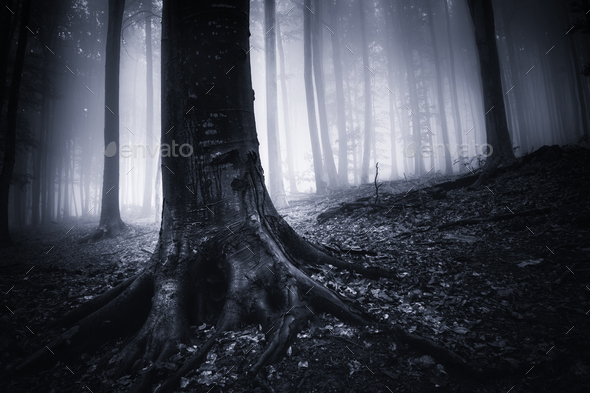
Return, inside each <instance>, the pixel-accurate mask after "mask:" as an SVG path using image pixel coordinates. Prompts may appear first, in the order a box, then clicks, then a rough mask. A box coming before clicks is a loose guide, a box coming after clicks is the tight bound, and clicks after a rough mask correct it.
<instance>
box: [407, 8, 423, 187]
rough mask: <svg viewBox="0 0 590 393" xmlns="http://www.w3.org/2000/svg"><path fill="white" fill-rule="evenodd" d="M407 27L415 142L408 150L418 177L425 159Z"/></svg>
mask: <svg viewBox="0 0 590 393" xmlns="http://www.w3.org/2000/svg"><path fill="white" fill-rule="evenodd" d="M402 18H403V16H402ZM404 20H405V18H404ZM406 22H407V21H406ZM407 27H408V26H407V25H406V29H403V31H402V35H403V37H404V40H403V41H404V45H402V51H403V52H404V56H403V57H404V60H405V62H406V71H407V75H408V92H409V95H410V107H409V108H407V109H409V112H410V114H411V117H412V143H413V144H414V149H408V150H407V151H408V153H413V157H414V175H415V176H416V177H419V176H421V175H422V174H423V173H424V160H423V158H422V155H421V151H422V150H421V146H422V130H421V127H420V102H419V99H418V89H417V81H416V74H415V72H414V68H415V65H414V55H413V50H412V48H411V47H410V42H409V39H408V36H407Z"/></svg>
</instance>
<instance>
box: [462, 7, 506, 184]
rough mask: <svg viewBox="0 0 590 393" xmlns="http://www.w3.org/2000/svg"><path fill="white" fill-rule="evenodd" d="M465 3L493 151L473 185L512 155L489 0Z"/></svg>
mask: <svg viewBox="0 0 590 393" xmlns="http://www.w3.org/2000/svg"><path fill="white" fill-rule="evenodd" d="M468 4H469V10H470V12H471V18H472V20H473V25H474V27H475V42H476V44H477V52H478V55H479V66H480V74H481V82H482V89H483V101H484V108H485V110H486V117H485V123H486V137H487V143H488V144H489V145H491V146H492V148H493V152H490V153H491V156H490V157H488V159H487V160H486V163H485V164H484V168H483V171H482V175H481V176H480V178H479V179H478V181H477V182H476V185H480V184H482V183H483V182H484V181H485V179H486V178H487V177H488V176H489V175H490V174H491V173H492V172H493V171H494V170H495V169H496V168H497V167H498V166H499V165H500V163H502V162H503V161H505V160H510V159H514V151H513V150H512V142H511V141H510V134H509V132H508V124H507V122H506V110H505V108H504V94H503V93H502V74H501V68H500V60H499V58H498V49H497V46H496V27H495V23H494V9H493V7H492V0H468Z"/></svg>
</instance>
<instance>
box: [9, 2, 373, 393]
mask: <svg viewBox="0 0 590 393" xmlns="http://www.w3.org/2000/svg"><path fill="white" fill-rule="evenodd" d="M307 1H309V0H307ZM187 15H190V21H187V19H186V18H187ZM162 20H163V26H162V28H163V30H162V34H163V40H162V81H163V86H162V131H163V132H162V143H163V145H165V144H168V145H172V143H173V141H183V142H185V143H188V144H190V145H191V146H193V148H194V153H193V154H192V155H186V154H185V155H184V156H183V155H178V154H177V155H176V157H175V156H173V155H172V154H165V151H164V152H163V154H162V167H163V168H164V169H163V170H162V181H163V193H164V203H163V220H162V224H161V230H160V237H159V241H158V244H157V246H156V249H155V252H154V254H153V256H152V258H151V260H150V263H149V266H148V267H147V268H146V269H145V270H144V271H143V272H142V273H140V274H139V275H138V276H136V277H132V278H130V279H128V280H126V281H125V282H123V283H122V284H120V285H119V286H117V287H115V288H113V289H111V290H110V291H108V292H106V293H105V294H103V295H101V296H98V297H96V298H95V299H93V300H91V301H90V302H88V303H86V304H85V305H84V306H82V307H81V308H79V309H77V310H74V311H73V312H72V313H71V314H70V315H68V316H66V317H65V318H64V319H63V320H62V324H63V325H65V326H67V327H69V328H70V329H69V330H67V331H66V332H65V333H63V334H62V335H61V336H59V337H58V338H57V339H55V340H54V341H53V342H51V343H49V344H48V345H47V347H48V348H50V349H52V350H53V353H55V354H56V355H55V356H54V355H53V354H52V353H51V352H49V351H47V348H43V350H40V351H38V352H37V353H35V354H33V355H31V356H30V357H29V358H28V359H25V361H23V362H22V363H21V364H19V365H18V366H17V367H16V369H15V371H24V370H26V369H28V368H29V367H32V366H34V365H36V364H39V363H43V362H50V364H51V362H55V361H57V359H59V356H60V354H62V353H63V352H65V351H69V352H70V353H81V352H85V351H88V350H92V349H96V348H98V347H99V346H100V345H102V344H103V343H104V342H106V341H107V340H109V339H112V338H113V337H117V336H120V335H121V334H127V335H132V336H133V337H132V339H131V340H130V341H129V342H128V343H127V344H126V345H125V347H124V348H123V350H122V353H120V354H118V359H120V362H119V363H116V364H117V365H118V366H120V367H121V369H122V370H124V371H127V372H129V371H132V370H138V369H142V368H144V367H148V371H147V372H146V377H145V378H146V379H145V384H146V385H145V386H142V387H140V388H138V390H139V391H146V390H148V386H149V385H151V381H152V380H151V377H153V376H154V375H155V373H156V372H157V371H158V367H159V366H160V365H161V364H162V362H165V361H166V360H167V358H168V357H169V356H170V355H171V354H173V353H175V352H176V350H177V345H178V343H182V342H187V341H188V339H189V338H190V334H189V333H190V326H192V325H197V324H202V323H204V322H208V323H215V325H216V333H215V335H214V337H212V338H211V339H210V340H209V341H207V342H206V343H205V344H203V345H202V346H201V348H200V349H199V351H198V352H196V353H195V355H194V356H193V357H192V358H191V359H189V360H188V361H187V362H185V364H184V365H183V367H182V368H181V369H180V370H178V372H176V373H175V374H174V375H173V376H171V377H170V379H168V380H167V382H165V383H164V384H163V385H162V386H161V387H160V388H159V389H158V392H162V391H170V390H171V389H172V388H173V387H174V386H176V385H177V383H178V381H179V380H180V377H182V376H184V375H185V374H186V373H187V372H188V371H190V370H192V369H193V368H194V367H195V366H196V365H197V364H198V363H199V362H200V361H202V360H203V358H204V356H205V355H206V354H207V352H208V351H209V349H210V348H211V347H212V346H213V344H214V343H215V339H216V338H218V337H219V336H220V335H221V334H222V333H223V332H224V331H227V330H228V329H232V328H235V327H238V326H239V325H240V324H241V323H244V322H245V323H254V324H262V325H263V326H265V328H267V329H269V333H267V339H268V342H269V345H268V347H267V348H266V350H265V351H264V352H263V353H262V354H261V356H260V358H259V359H258V361H257V362H256V363H255V364H254V365H253V366H252V367H251V368H250V372H251V373H252V374H253V375H255V374H256V373H257V371H258V370H260V368H261V367H262V366H263V365H265V364H266V363H268V362H269V361H272V360H274V359H277V358H278V356H280V355H281V354H283V353H284V351H285V350H286V349H287V347H288V343H289V341H290V340H291V339H292V338H293V337H295V336H296V334H297V332H298V331H299V329H301V328H302V327H303V326H304V325H305V324H306V322H307V320H309V319H310V318H311V317H312V316H313V314H312V312H314V313H318V312H330V313H333V314H334V315H336V316H337V317H339V318H341V319H344V320H347V321H351V322H354V323H359V324H364V325H366V324H367V323H369V322H370V320H371V319H370V317H369V316H368V314H366V313H365V312H363V311H362V310H360V309H358V308H357V307H356V306H355V305H354V304H353V303H352V302H350V301H348V300H346V299H345V298H343V297H341V296H339V295H337V294H336V293H334V292H332V291H331V290H329V289H327V288H325V287H324V286H322V285H318V284H317V283H316V282H315V281H313V280H312V279H311V278H309V276H308V275H306V274H305V273H304V272H303V271H302V270H301V269H302V268H303V267H304V264H306V263H331V264H335V266H342V265H343V262H341V261H339V260H336V259H334V258H332V257H329V256H327V255H325V254H322V253H321V252H319V251H317V250H316V249H315V248H314V247H312V246H311V245H310V244H308V243H307V242H305V241H304V240H302V239H301V238H300V237H299V236H298V235H296V234H295V232H294V231H293V230H292V229H291V228H290V227H289V226H288V224H287V223H286V222H285V221H284V220H283V219H282V218H281V217H280V216H279V215H278V213H277V212H276V210H275V208H274V206H273V204H272V202H271V200H270V198H269V195H268V193H267V190H266V188H265V185H264V178H263V172H262V167H261V164H260V159H259V154H258V139H257V136H256V128H255V122H254V107H253V100H254V94H253V90H252V81H251V76H250V58H249V56H248V52H249V42H248V36H249V1H248V0H239V1H238V0H234V1H227V2H226V3H225V7H217V2H216V1H208V2H199V3H198V4H195V3H194V2H193V1H191V0H184V1H178V0H176V1H172V0H170V1H165V2H164V9H163V19H162ZM211 26H215V28H211ZM229 27H231V28H229ZM214 56H217V59H216V61H215V62H212V61H211V58H214ZM173 60H174V61H173ZM179 64H183V65H184V66H183V67H180V66H179ZM228 70H229V72H228ZM187 108H193V109H192V110H191V111H190V112H189V113H188V114H187ZM203 125H205V126H203ZM172 126H174V128H172V129H171V127H172ZM164 130H170V131H168V132H164ZM185 153H186V151H185ZM310 288H313V293H309V291H310ZM106 321H109V322H108V323H107V322H106ZM271 327H274V330H273V329H270V328H271ZM89 338H91V339H89Z"/></svg>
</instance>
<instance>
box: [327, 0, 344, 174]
mask: <svg viewBox="0 0 590 393" xmlns="http://www.w3.org/2000/svg"><path fill="white" fill-rule="evenodd" d="M339 9H340V2H338V1H334V2H333V3H332V4H331V7H330V25H331V27H332V31H331V33H332V37H331V38H332V40H331V41H332V58H333V63H334V82H335V84H336V112H337V115H338V119H337V125H338V182H339V183H340V186H346V185H348V143H347V137H346V113H345V109H346V108H345V104H344V79H343V78H344V77H343V75H342V60H341V58H340V46H341V44H340V35H339V33H338V31H339V28H338V24H339V23H340V18H339V15H338V12H339Z"/></svg>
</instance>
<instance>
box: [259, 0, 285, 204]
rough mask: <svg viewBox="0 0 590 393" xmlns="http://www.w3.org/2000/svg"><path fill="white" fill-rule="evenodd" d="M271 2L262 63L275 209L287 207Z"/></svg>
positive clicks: (271, 0) (266, 11)
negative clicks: (263, 67)
mask: <svg viewBox="0 0 590 393" xmlns="http://www.w3.org/2000/svg"><path fill="white" fill-rule="evenodd" d="M275 19H276V8H275V0H264V30H265V35H264V45H265V47H264V52H265V63H266V131H267V136H268V167H269V168H268V169H269V170H268V177H269V185H270V197H271V198H272V201H273V202H274V204H275V206H276V207H278V208H282V207H285V206H287V199H286V197H285V188H284V186H283V170H282V161H281V143H280V138H279V119H278V96H277V55H276V47H277V43H276V41H277V40H276V35H277V34H276V33H277V31H276V30H275V28H276V27H275Z"/></svg>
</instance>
